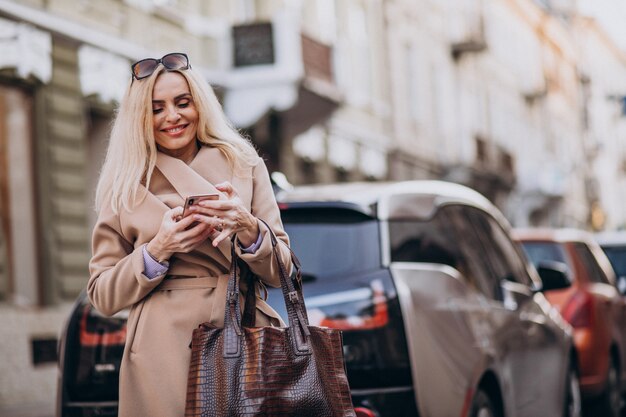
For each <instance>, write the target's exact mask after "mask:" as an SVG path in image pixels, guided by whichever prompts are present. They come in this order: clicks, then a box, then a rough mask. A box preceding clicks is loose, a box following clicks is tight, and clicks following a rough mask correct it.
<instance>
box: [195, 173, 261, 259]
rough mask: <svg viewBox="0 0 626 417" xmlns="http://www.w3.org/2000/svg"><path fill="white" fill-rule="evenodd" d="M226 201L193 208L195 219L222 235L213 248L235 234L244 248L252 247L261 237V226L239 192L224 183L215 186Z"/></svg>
mask: <svg viewBox="0 0 626 417" xmlns="http://www.w3.org/2000/svg"><path fill="white" fill-rule="evenodd" d="M215 188H217V189H218V190H219V191H221V192H222V193H223V194H224V195H225V196H226V200H204V201H201V202H200V203H198V204H197V205H194V206H192V212H193V213H194V214H193V216H190V217H193V219H194V220H195V221H198V222H202V223H204V224H206V225H207V226H208V227H210V228H213V229H216V230H218V231H219V232H220V233H219V234H218V235H217V236H216V237H215V238H214V239H213V246H217V245H219V244H220V242H221V241H222V240H224V239H226V238H228V237H229V236H231V235H232V234H233V233H237V239H238V240H239V242H241V244H242V245H243V246H244V247H248V246H250V245H252V244H253V243H254V242H256V240H257V239H258V237H259V224H258V222H257V219H256V217H254V216H253V215H252V214H251V213H250V212H249V211H248V210H247V209H246V208H245V206H244V204H243V202H242V201H241V198H240V197H239V194H237V190H235V188H234V187H233V186H232V185H231V184H230V183H229V182H223V183H221V184H217V185H216V186H215Z"/></svg>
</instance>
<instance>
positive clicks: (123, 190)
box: [96, 65, 260, 213]
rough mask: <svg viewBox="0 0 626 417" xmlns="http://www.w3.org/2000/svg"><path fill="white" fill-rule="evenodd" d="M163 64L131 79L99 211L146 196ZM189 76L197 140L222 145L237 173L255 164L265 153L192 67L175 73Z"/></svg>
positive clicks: (154, 151) (101, 184)
mask: <svg viewBox="0 0 626 417" xmlns="http://www.w3.org/2000/svg"><path fill="white" fill-rule="evenodd" d="M165 71H166V70H165V68H164V67H163V66H162V65H160V66H159V68H157V70H155V71H154V73H153V74H152V75H151V76H149V77H147V78H144V79H141V80H135V81H134V82H131V83H129V86H128V88H127V89H126V92H125V93H124V97H123V98H122V101H121V102H120V105H119V106H118V109H117V112H116V116H115V120H114V122H113V127H112V130H111V136H110V138H109V147H108V150H107V154H106V158H105V160H104V165H103V166H102V171H101V173H100V179H99V180H98V186H97V188H96V209H97V210H98V211H99V210H101V209H102V207H103V205H104V204H105V203H107V202H110V204H111V208H112V209H113V212H114V213H118V212H119V209H120V208H122V207H123V208H124V209H126V210H129V211H131V210H132V209H133V207H134V205H135V204H136V203H139V202H141V201H142V200H143V199H144V198H145V194H146V193H145V190H144V193H141V195H140V185H141V184H142V183H144V185H145V187H146V190H147V189H148V187H149V186H150V178H151V176H152V173H153V172H154V167H155V165H156V159H157V148H156V142H155V139H154V128H153V124H152V117H153V115H152V90H153V88H154V84H155V82H156V79H157V78H158V77H159V75H161V74H162V73H164V72H165ZM174 72H177V73H179V74H181V75H182V76H183V77H185V79H186V80H187V84H188V85H189V91H190V93H191V97H192V99H193V102H194V105H195V106H196V109H197V111H198V132H197V139H198V141H199V142H200V143H201V144H204V145H207V146H211V147H214V148H217V149H219V150H220V151H221V152H222V153H223V154H224V156H225V157H226V159H227V160H228V162H229V163H230V165H231V167H232V169H233V171H234V172H235V174H236V175H238V174H241V173H245V172H246V171H247V170H246V168H248V167H250V166H254V165H255V164H257V163H258V161H259V159H260V158H259V156H258V154H257V152H256V150H255V149H254V147H253V146H252V144H251V143H250V142H249V141H248V140H247V139H245V138H244V137H242V136H241V135H240V134H239V132H237V130H236V129H235V128H234V127H233V126H232V125H231V124H230V122H229V121H228V120H227V119H226V116H225V115H224V112H223V110H222V106H221V105H220V103H219V101H218V100H217V97H216V96H215V93H214V92H213V89H212V88H211V86H210V85H209V84H208V83H207V82H206V81H205V80H204V79H203V78H202V77H201V76H200V75H199V74H197V73H195V72H194V71H193V70H192V69H191V68H189V69H188V70H180V71H174Z"/></svg>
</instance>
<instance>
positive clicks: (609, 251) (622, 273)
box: [604, 246, 626, 277]
mask: <svg viewBox="0 0 626 417" xmlns="http://www.w3.org/2000/svg"><path fill="white" fill-rule="evenodd" d="M604 252H605V253H606V256H607V257H608V258H609V261H611V265H613V269H615V274H616V275H617V276H618V277H626V246H623V247H604Z"/></svg>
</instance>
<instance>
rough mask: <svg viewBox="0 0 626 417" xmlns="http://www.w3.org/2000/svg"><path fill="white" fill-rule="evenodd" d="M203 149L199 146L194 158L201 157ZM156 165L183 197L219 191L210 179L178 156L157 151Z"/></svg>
mask: <svg viewBox="0 0 626 417" xmlns="http://www.w3.org/2000/svg"><path fill="white" fill-rule="evenodd" d="M204 149H205V148H204V147H202V148H200V151H199V152H198V155H196V159H198V158H202V155H201V154H202V153H204ZM196 159H194V161H195V160H196ZM156 166H157V168H158V169H159V171H161V173H163V175H164V176H165V178H167V180H168V181H169V182H170V184H172V186H173V187H174V189H175V190H176V192H177V193H178V194H180V196H181V197H182V198H183V199H184V198H186V197H188V196H190V195H198V194H214V193H219V191H218V190H217V188H215V186H214V185H213V184H212V183H211V182H210V181H208V180H207V179H205V178H203V177H202V176H201V175H200V174H198V173H197V172H196V171H195V170H194V169H193V168H192V167H191V166H189V165H187V164H186V163H184V162H183V161H181V160H180V159H178V158H174V157H171V156H168V155H165V154H164V153H162V152H159V153H158V154H157V163H156Z"/></svg>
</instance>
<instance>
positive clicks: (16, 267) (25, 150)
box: [0, 85, 41, 305]
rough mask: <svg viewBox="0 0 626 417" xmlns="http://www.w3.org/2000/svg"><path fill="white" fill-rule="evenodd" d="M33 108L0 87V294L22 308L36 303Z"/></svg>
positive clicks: (16, 93)
mask: <svg viewBox="0 0 626 417" xmlns="http://www.w3.org/2000/svg"><path fill="white" fill-rule="evenodd" d="M32 108H33V99H32V97H31V96H30V95H29V94H28V93H26V92H24V91H22V90H21V89H18V88H14V87H8V86H1V85H0V264H1V266H0V292H1V291H2V290H3V289H4V290H5V293H4V294H2V295H3V296H4V297H7V296H10V297H13V298H14V299H15V300H17V301H18V302H20V303H21V304H25V305H37V304H39V303H40V302H41V300H40V294H39V291H40V288H39V287H40V282H39V271H38V251H37V239H36V238H37V235H36V230H37V215H36V210H35V188H34V168H33V166H34V163H33V155H34V152H33V148H32V146H33V145H32V142H33V140H32V126H33V117H32Z"/></svg>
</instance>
